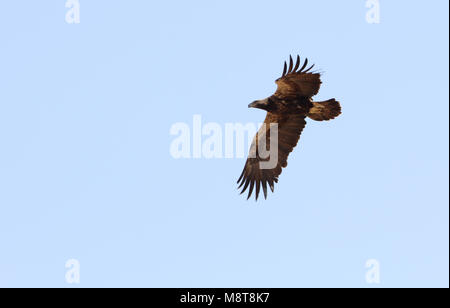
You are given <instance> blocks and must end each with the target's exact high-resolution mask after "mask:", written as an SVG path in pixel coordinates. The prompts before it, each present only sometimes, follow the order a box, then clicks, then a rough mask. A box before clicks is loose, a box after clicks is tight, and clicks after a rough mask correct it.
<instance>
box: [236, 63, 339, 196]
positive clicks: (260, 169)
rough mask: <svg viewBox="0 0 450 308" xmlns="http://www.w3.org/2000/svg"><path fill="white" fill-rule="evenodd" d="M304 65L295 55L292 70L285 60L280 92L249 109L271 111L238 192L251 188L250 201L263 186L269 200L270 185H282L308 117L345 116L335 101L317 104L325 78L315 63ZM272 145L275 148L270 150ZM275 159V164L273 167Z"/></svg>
mask: <svg viewBox="0 0 450 308" xmlns="http://www.w3.org/2000/svg"><path fill="white" fill-rule="evenodd" d="M300 65H301V61H300V56H297V60H296V61H295V65H294V61H293V59H292V56H289V67H288V65H287V62H286V61H285V62H284V69H283V74H282V75H281V77H280V78H278V79H277V80H276V81H275V83H276V84H277V90H276V92H275V93H274V94H273V95H272V96H270V97H268V98H265V99H263V100H257V101H254V102H253V103H251V104H249V105H248V107H249V108H259V109H263V110H265V111H267V115H266V118H265V120H264V123H263V125H262V126H261V128H260V129H259V130H258V132H257V133H256V136H255V137H254V138H253V141H252V144H251V146H250V150H249V155H248V158H247V161H246V162H245V167H244V170H243V171H242V173H241V175H240V177H239V179H238V181H237V183H238V185H239V187H238V189H241V187H242V191H241V194H243V193H244V192H245V191H246V190H247V189H248V197H247V200H248V199H249V198H250V197H251V195H252V192H253V191H255V199H256V200H258V196H259V193H260V190H261V187H262V190H263V193H264V198H265V199H267V186H269V187H270V189H271V190H272V192H273V191H274V183H278V177H279V176H280V174H281V171H282V168H285V167H286V166H287V159H288V156H289V153H291V152H292V150H293V149H294V147H295V146H296V145H297V143H298V140H299V139H300V134H301V133H302V131H303V129H304V128H305V125H306V120H305V119H306V118H307V117H308V118H310V119H313V120H315V121H327V120H331V119H334V118H336V117H337V116H339V115H340V114H341V106H340V104H339V102H338V101H337V100H336V99H334V98H332V99H329V100H327V101H322V102H315V101H313V99H312V97H313V96H315V95H316V94H317V93H318V92H319V89H320V85H321V83H322V82H321V80H320V76H321V75H320V73H318V72H315V71H311V69H312V68H313V67H314V64H313V65H311V66H310V67H308V59H307V58H306V59H305V61H304V62H303V64H302V65H301V67H300ZM272 130H273V131H276V134H275V133H272ZM271 138H272V139H277V140H271ZM274 141H276V142H274ZM271 146H273V147H274V149H270V147H271ZM262 152H264V155H262V154H263V153H262ZM267 152H268V154H267ZM271 158H272V161H273V162H272V164H269V163H268V162H269V161H271ZM264 163H266V165H264Z"/></svg>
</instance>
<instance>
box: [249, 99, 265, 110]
mask: <svg viewBox="0 0 450 308" xmlns="http://www.w3.org/2000/svg"><path fill="white" fill-rule="evenodd" d="M267 106H268V101H267V99H263V100H260V101H254V102H253V103H251V104H249V105H248V108H259V109H266V108H267Z"/></svg>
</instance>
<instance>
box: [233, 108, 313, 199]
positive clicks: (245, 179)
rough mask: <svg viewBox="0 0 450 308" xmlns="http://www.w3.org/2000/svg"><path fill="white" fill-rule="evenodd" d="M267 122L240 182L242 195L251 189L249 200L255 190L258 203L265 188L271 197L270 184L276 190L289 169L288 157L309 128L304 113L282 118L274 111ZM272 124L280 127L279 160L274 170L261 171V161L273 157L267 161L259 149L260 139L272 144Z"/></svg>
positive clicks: (252, 146) (253, 145) (254, 146)
mask: <svg viewBox="0 0 450 308" xmlns="http://www.w3.org/2000/svg"><path fill="white" fill-rule="evenodd" d="M264 123H265V124H266V125H265V126H264V125H263V126H262V127H261V128H260V129H259V131H258V132H257V134H256V136H255V138H254V139H253V142H252V145H251V146H250V150H249V154H250V155H249V157H248V158H247V161H246V163H245V167H244V170H243V171H242V173H241V176H240V177H239V180H238V184H239V187H238V189H240V188H241V187H242V186H243V188H242V191H241V194H242V193H244V192H245V191H246V190H247V188H248V189H249V191H248V197H247V199H248V198H250V197H251V195H252V193H253V191H255V198H256V200H257V199H258V196H259V193H260V188H261V186H262V189H263V193H264V198H267V184H268V185H269V187H270V190H271V191H272V192H273V191H274V183H278V176H279V175H280V174H281V172H282V168H285V167H286V166H287V159H288V156H289V154H290V153H291V152H292V150H293V149H294V147H295V146H296V145H297V143H298V140H299V139H300V135H301V133H302V131H303V128H304V127H305V125H306V121H305V115H304V114H290V115H286V116H283V117H280V116H279V115H274V114H272V113H270V112H269V113H267V116H266V119H265V120H264ZM270 123H277V124H278V160H277V163H276V166H275V167H274V168H273V169H263V168H261V162H264V161H267V160H269V159H270V157H269V158H266V159H263V158H261V157H259V155H258V149H257V148H258V140H264V139H262V138H265V139H266V142H267V143H266V144H270Z"/></svg>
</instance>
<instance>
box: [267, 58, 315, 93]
mask: <svg viewBox="0 0 450 308" xmlns="http://www.w3.org/2000/svg"><path fill="white" fill-rule="evenodd" d="M307 66H308V59H306V60H305V62H304V63H303V65H302V67H301V68H300V69H299V67H300V56H297V62H296V64H295V66H294V62H293V61H292V57H291V56H290V57H289V69H288V67H287V63H286V62H284V70H283V75H282V76H281V78H279V79H277V80H276V81H275V83H276V84H277V85H278V88H277V91H276V92H275V96H277V97H278V98H281V99H293V98H296V97H299V96H300V97H312V96H314V95H316V94H317V93H318V92H319V89H320V84H321V83H322V82H321V81H320V74H319V73H310V72H309V71H310V70H311V69H312V68H313V67H314V64H313V65H311V66H310V67H309V68H306V67H307Z"/></svg>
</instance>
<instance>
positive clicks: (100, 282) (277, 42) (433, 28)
mask: <svg viewBox="0 0 450 308" xmlns="http://www.w3.org/2000/svg"><path fill="white" fill-rule="evenodd" d="M80 3H81V11H80V13H81V15H80V16H81V23H80V24H67V23H66V22H65V14H66V11H67V9H66V8H65V5H64V4H65V1H63V0H58V1H56V0H53V1H4V2H2V5H1V11H0V39H1V44H0V143H1V151H0V247H1V253H0V286H6V287H10V286H26V287H31V286H36V287H37V286H39V287H48V286H56V287H71V285H68V284H66V282H65V278H64V277H65V273H66V268H65V266H64V265H65V262H66V260H68V259H72V258H75V259H78V260H79V261H80V264H81V272H80V274H81V284H80V286H84V287H97V286H102V287H110V286H114V287H119V286H126V287H132V286H139V287H144V286H146V287H230V286H233V287H313V286H319V287H371V285H368V284H366V281H365V273H366V268H365V262H366V260H368V259H377V260H379V262H380V265H381V268H380V271H381V272H380V273H381V286H382V287H420V286H424V287H432V286H439V287H446V286H447V287H448V284H449V280H448V279H449V206H448V202H449V200H448V194H449V191H448V185H449V183H448V176H449V165H448V158H449V152H448V149H449V143H448V137H449V136H448V126H449V121H448V112H449V102H448V101H449V88H448V83H449V71H448V67H449V60H448V54H449V45H448V44H449V41H448V35H449V33H448V21H449V19H448V18H449V17H448V5H449V4H448V1H383V0H381V23H380V24H368V23H367V22H366V19H365V14H366V11H367V9H366V7H365V1H364V0H360V1H332V0H329V1H325V0H321V1H283V0H281V1H260V0H259V1H165V2H158V3H156V2H154V1H143V0H142V1H137V0H136V1H106V0H102V1H101V0H96V1H83V0H81V1H80ZM297 53H300V54H301V55H302V56H307V57H309V58H310V60H311V61H313V62H314V63H316V65H317V67H318V68H319V69H321V70H322V71H324V72H325V74H324V76H323V82H324V83H323V86H322V89H321V92H320V93H319V96H318V99H328V98H331V97H336V98H338V99H339V100H340V101H341V103H342V106H343V114H342V116H340V117H339V118H338V119H336V120H334V121H331V122H326V123H319V122H315V123H314V122H313V121H309V122H308V124H307V127H306V128H305V130H304V132H303V135H302V138H301V141H300V144H299V146H298V147H297V148H296V149H295V151H294V153H293V154H292V155H291V156H290V158H289V166H288V168H287V169H285V170H284V172H283V174H282V175H281V177H280V183H279V185H278V186H276V188H275V194H270V195H269V198H268V200H267V201H260V202H258V203H256V202H255V201H246V200H245V198H244V197H243V196H240V195H239V194H238V192H237V191H236V185H235V182H236V180H237V177H238V176H239V174H240V172H241V170H242V167H243V164H244V159H211V160H207V159H197V160H194V159H190V160H189V159H184V160H175V159H173V158H172V157H171V156H170V154H169V146H170V143H171V141H172V140H173V136H170V135H169V129H170V127H171V125H172V124H173V123H175V122H186V123H191V121H192V116H193V115H194V114H200V115H202V118H203V120H204V121H205V122H217V123H219V124H221V125H222V124H225V123H227V122H242V123H247V122H261V121H262V120H263V118H264V113H263V112H262V111H259V110H254V109H248V108H247V105H248V103H250V102H251V101H253V100H255V99H261V98H264V97H266V96H268V95H270V94H271V93H273V91H274V90H275V84H274V83H273V81H274V80H275V79H276V78H277V77H279V75H280V73H281V70H282V64H283V61H284V60H285V59H286V57H287V56H288V55H289V54H297Z"/></svg>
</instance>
